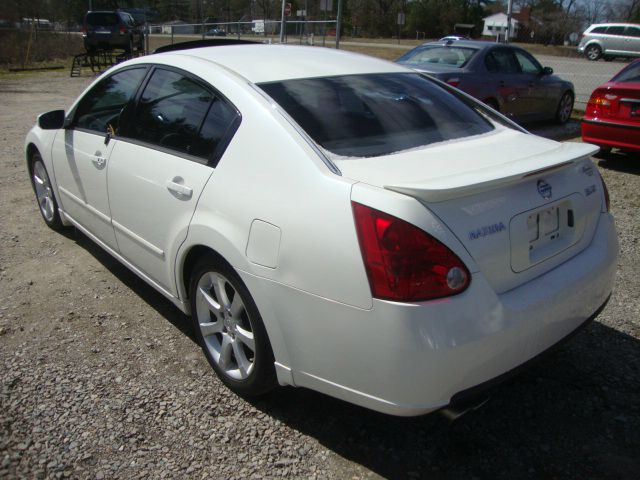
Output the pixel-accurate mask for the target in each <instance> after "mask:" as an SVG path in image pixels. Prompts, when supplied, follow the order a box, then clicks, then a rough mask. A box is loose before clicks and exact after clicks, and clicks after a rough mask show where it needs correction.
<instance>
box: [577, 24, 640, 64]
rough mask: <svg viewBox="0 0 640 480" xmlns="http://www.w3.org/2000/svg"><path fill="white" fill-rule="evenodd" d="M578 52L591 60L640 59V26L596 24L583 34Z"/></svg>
mask: <svg viewBox="0 0 640 480" xmlns="http://www.w3.org/2000/svg"><path fill="white" fill-rule="evenodd" d="M578 51H579V52H580V53H584V55H585V56H586V57H587V58H588V59H589V60H594V61H595V60H598V59H599V58H601V57H603V58H604V59H605V60H609V59H612V58H614V57H640V25H636V24H633V23H595V24H593V25H591V26H590V27H589V28H587V29H586V30H585V31H584V33H583V34H582V39H581V40H580V45H578Z"/></svg>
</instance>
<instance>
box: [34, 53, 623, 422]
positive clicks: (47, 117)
mask: <svg viewBox="0 0 640 480" xmlns="http://www.w3.org/2000/svg"><path fill="white" fill-rule="evenodd" d="M25 146H26V160H27V166H28V170H29V174H30V176H31V179H32V182H33V187H34V190H35V193H36V197H37V200H38V204H39V206H40V211H41V213H42V216H43V218H44V221H45V222H46V223H47V224H48V225H49V226H50V227H52V228H53V229H56V230H60V229H63V228H65V227H67V226H74V227H76V228H77V229H79V230H81V231H82V232H83V233H84V234H86V235H87V236H89V237H90V238H91V239H92V240H93V241H95V242H96V243H97V244H99V245H100V246H101V247H103V248H104V249H105V250H107V251H108V252H109V253H110V254H111V255H113V256H114V257H115V258H117V259H118V260H119V261H121V262H122V263H123V264H124V265H126V266H127V267H129V268H130V269H131V270H133V271H134V272H135V273H136V274H137V275H139V276H140V277H141V278H142V279H143V280H145V281H146V282H148V283H149V284H150V285H152V286H153V287H154V288H156V289H157V290H158V291H159V292H161V293H162V294H163V295H165V296H166V297H167V298H168V299H170V300H171V301H172V302H173V303H174V304H175V305H176V306H177V307H178V308H179V309H180V310H182V311H183V312H185V313H187V314H190V315H191V318H192V319H193V325H194V329H195V332H196V336H197V338H198V340H199V341H200V343H201V345H202V348H203V350H204V353H205V354H206V356H207V359H208V361H209V362H210V363H211V365H212V367H213V369H214V370H215V372H216V373H217V374H218V376H219V377H220V378H221V380H222V381H223V382H224V383H225V384H226V385H227V386H228V387H229V388H231V389H232V390H234V391H236V392H237V393H239V394H242V395H255V394H260V393H264V392H266V391H268V390H269V389H271V388H273V387H274V386H275V385H277V384H280V385H293V386H299V387H307V388H311V389H314V390H317V391H320V392H324V393H326V394H328V395H332V396H335V397H338V398H341V399H344V400H347V401H349V402H353V403H355V404H358V405H363V406H365V407H368V408H371V409H374V410H378V411H381V412H386V413H390V414H394V415H418V414H423V413H426V412H430V411H433V410H437V409H440V408H442V407H446V406H448V405H450V404H452V405H455V404H456V403H457V402H460V401H462V400H463V399H464V398H466V396H467V395H469V394H473V393H474V392H476V391H477V390H478V389H480V388H482V387H483V386H484V385H487V384H490V383H492V381H494V380H495V379H499V378H502V376H503V375H505V374H507V373H508V372H510V371H512V370H513V369H515V368H516V367H519V366H521V365H523V364H525V363H526V362H528V361H529V360H531V359H533V358H535V357H537V356H538V355H539V354H541V353H542V352H544V351H546V350H548V349H549V348H550V347H552V346H553V345H555V344H557V343H558V342H559V341H560V340H562V339H564V338H565V337H567V336H569V335H570V334H571V333H572V332H574V331H575V330H577V329H578V328H579V327H580V326H582V325H583V324H585V323H586V322H588V321H589V320H591V319H593V318H594V317H595V316H596V315H597V313H599V311H600V310H601V309H602V308H603V307H604V305H605V304H606V302H607V300H608V298H609V296H610V294H611V291H612V287H613V282H614V275H615V270H616V258H617V240H616V230H615V225H614V220H613V217H612V216H611V214H610V213H609V205H608V198H607V191H606V187H605V185H604V183H603V182H602V179H601V178H600V175H599V173H598V171H597V169H596V168H595V167H594V166H593V164H592V162H591V160H590V155H591V154H593V153H594V152H595V151H596V150H597V147H593V146H591V145H588V144H578V143H557V142H554V141H550V140H545V139H542V138H538V137H536V136H533V135H530V134H528V133H527V132H525V131H523V130H522V129H520V128H519V127H517V126H516V125H514V124H511V123H510V122H509V121H508V120H506V119H504V118H503V117H501V116H500V115H499V114H496V113H495V112H493V111H490V110H487V109H486V108H485V107H483V106H482V105H481V104H479V103H477V102H476V101H474V100H473V99H471V98H470V97H467V96H466V95H465V94H463V93H460V92H458V91H456V90H455V89H451V88H449V87H448V86H446V85H443V84H440V83H439V82H437V81H434V80H430V79H428V78H425V77H423V76H421V75H420V74H418V73H416V72H413V71H411V70H408V69H406V68H405V67H402V66H400V65H397V64H393V63H390V62H386V61H382V60H378V59H374V58H370V57H365V56H360V55H356V54H351V53H345V52H342V51H335V50H330V49H323V48H312V47H308V48H307V47H292V46H282V45H234V46H217V47H207V48H197V49H191V50H176V51H172V52H166V53H161V54H156V55H151V56H147V57H142V58H137V59H134V60H130V61H127V62H124V63H122V64H120V65H118V66H116V67H114V68H112V69H110V70H109V71H107V72H106V73H105V74H104V75H102V76H101V77H100V78H98V79H97V80H96V81H95V82H94V83H93V84H92V85H91V86H90V87H89V88H88V89H87V90H86V91H85V92H84V93H83V94H82V95H81V96H80V97H79V98H78V100H77V101H76V102H75V103H74V104H73V105H72V106H71V108H70V109H69V110H68V111H67V112H66V113H65V112H63V111H60V110H58V111H53V112H49V113H46V114H43V115H41V116H40V117H39V118H38V123H37V125H36V126H34V128H33V129H32V130H31V131H30V132H29V134H28V135H27V139H26V145H25Z"/></svg>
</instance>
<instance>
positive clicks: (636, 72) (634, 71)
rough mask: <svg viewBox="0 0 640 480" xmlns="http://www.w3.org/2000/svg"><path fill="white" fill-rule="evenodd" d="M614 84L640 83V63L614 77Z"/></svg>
mask: <svg viewBox="0 0 640 480" xmlns="http://www.w3.org/2000/svg"><path fill="white" fill-rule="evenodd" d="M612 81H613V82H623V83H640V63H634V64H633V65H630V66H628V67H627V68H625V69H624V70H622V71H621V72H620V73H619V74H618V75H616V76H615V77H613V80H612Z"/></svg>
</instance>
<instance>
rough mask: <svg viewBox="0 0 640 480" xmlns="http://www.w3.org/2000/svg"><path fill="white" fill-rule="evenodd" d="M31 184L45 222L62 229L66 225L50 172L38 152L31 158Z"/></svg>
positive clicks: (51, 226) (49, 225) (55, 228)
mask: <svg viewBox="0 0 640 480" xmlns="http://www.w3.org/2000/svg"><path fill="white" fill-rule="evenodd" d="M31 185H32V186H33V191H34V192H35V194H36V201H37V202H38V207H39V209H40V214H41V215H42V219H43V220H44V222H45V223H46V224H47V226H48V227H49V228H52V229H53V230H57V231H60V230H62V229H63V228H64V225H62V220H61V219H60V211H59V210H58V202H56V198H55V196H54V195H53V188H52V187H51V181H50V180H49V174H48V173H47V169H46V167H45V166H44V162H43V161H42V157H41V156H40V154H39V153H37V152H36V153H34V154H33V157H32V158H31Z"/></svg>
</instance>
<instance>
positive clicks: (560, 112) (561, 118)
mask: <svg viewBox="0 0 640 480" xmlns="http://www.w3.org/2000/svg"><path fill="white" fill-rule="evenodd" d="M572 112H573V93H571V92H564V94H563V95H562V97H561V98H560V102H558V109H557V110H556V122H558V123H559V124H561V125H562V124H564V123H567V121H568V120H569V119H570V118H571V113H572Z"/></svg>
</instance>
